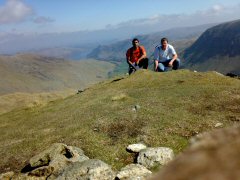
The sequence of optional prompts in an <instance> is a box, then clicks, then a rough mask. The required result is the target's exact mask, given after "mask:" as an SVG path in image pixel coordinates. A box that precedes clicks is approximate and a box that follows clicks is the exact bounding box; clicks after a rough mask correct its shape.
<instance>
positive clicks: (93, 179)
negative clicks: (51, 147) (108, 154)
mask: <svg viewBox="0 0 240 180" xmlns="http://www.w3.org/2000/svg"><path fill="white" fill-rule="evenodd" d="M114 178H115V173H114V172H113V171H112V169H111V167H110V166H109V165H107V164H105V163H104V162H102V161H100V160H96V159H90V160H87V161H84V162H76V163H73V164H71V165H70V166H68V167H67V168H66V169H65V171H64V172H63V174H62V175H61V176H59V177H58V178H57V179H58V180H72V179H81V180H100V179H101V180H113V179H114Z"/></svg>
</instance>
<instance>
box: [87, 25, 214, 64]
mask: <svg viewBox="0 0 240 180" xmlns="http://www.w3.org/2000/svg"><path fill="white" fill-rule="evenodd" d="M214 25H215V24H206V25H201V26H195V27H181V28H174V29H169V30H165V31H161V32H157V33H152V34H148V35H141V36H137V38H138V39H139V40H140V43H141V44H142V45H144V47H145V48H146V50H147V53H148V56H151V55H152V53H153V51H154V47H155V46H156V45H157V44H159V43H160V40H161V38H162V37H167V38H168V39H169V41H170V43H171V44H173V45H176V47H175V48H176V50H177V51H178V52H180V51H182V50H183V49H185V48H186V47H188V46H190V45H191V44H192V43H193V42H194V40H195V39H196V37H198V36H200V35H201V33H202V32H204V31H205V30H206V29H208V28H209V27H212V26H214ZM131 41H132V39H126V40H123V41H119V42H116V43H113V44H110V45H99V46H98V47H97V48H95V49H93V51H92V52H91V53H89V54H88V56H87V57H88V58H94V59H99V60H104V61H115V62H120V61H122V60H125V53H126V51H127V49H128V48H130V47H131V46H132V45H131Z"/></svg>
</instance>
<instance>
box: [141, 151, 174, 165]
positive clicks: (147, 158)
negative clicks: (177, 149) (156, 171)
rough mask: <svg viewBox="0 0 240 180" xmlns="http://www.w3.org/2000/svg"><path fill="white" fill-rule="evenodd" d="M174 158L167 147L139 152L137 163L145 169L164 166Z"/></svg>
mask: <svg viewBox="0 0 240 180" xmlns="http://www.w3.org/2000/svg"><path fill="white" fill-rule="evenodd" d="M173 158H174V153H173V150H172V149H170V148H167V147H158V148H146V149H143V150H141V151H140V152H139V155H138V157H137V163H138V164H141V165H143V166H145V167H146V168H152V167H157V166H160V165H166V164H167V163H168V162H169V161H171V160H172V159H173Z"/></svg>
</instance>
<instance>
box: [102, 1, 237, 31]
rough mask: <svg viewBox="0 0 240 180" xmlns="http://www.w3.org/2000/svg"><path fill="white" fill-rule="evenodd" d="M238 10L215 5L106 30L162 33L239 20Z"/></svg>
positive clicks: (124, 23)
mask: <svg viewBox="0 0 240 180" xmlns="http://www.w3.org/2000/svg"><path fill="white" fill-rule="evenodd" d="M239 8H240V4H237V5H235V6H224V5H220V4H216V5H214V6H212V7H210V8H209V9H206V10H202V11H196V12H195V13H192V14H186V13H184V14H156V15H154V16H152V17H149V18H143V19H135V20H130V21H126V22H122V23H119V24H116V25H108V26H106V29H107V28H111V29H118V28H122V29H123V28H127V29H129V30H136V29H138V30H139V32H138V33H147V32H149V31H152V32H154V31H162V30H166V29H170V28H174V27H183V26H196V25H201V24H209V23H218V22H224V21H231V20H235V19H240V11H239ZM141 31H142V32H141Z"/></svg>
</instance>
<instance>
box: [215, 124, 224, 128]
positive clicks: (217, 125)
mask: <svg viewBox="0 0 240 180" xmlns="http://www.w3.org/2000/svg"><path fill="white" fill-rule="evenodd" d="M214 127H215V128H219V127H223V123H217V124H215V126H214Z"/></svg>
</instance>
